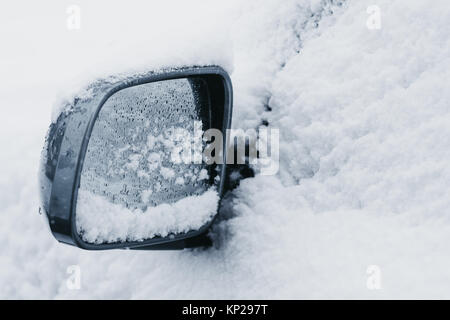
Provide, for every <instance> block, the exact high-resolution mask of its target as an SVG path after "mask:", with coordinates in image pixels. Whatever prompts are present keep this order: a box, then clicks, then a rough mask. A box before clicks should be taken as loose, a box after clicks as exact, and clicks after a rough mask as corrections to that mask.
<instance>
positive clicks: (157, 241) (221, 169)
mask: <svg viewBox="0 0 450 320" xmlns="http://www.w3.org/2000/svg"><path fill="white" fill-rule="evenodd" d="M182 78H186V79H188V80H189V82H190V83H191V86H192V88H193V90H196V94H197V95H198V98H199V99H200V100H202V105H203V106H204V108H206V109H208V110H204V111H205V113H204V114H207V115H209V122H210V123H209V127H210V128H215V129H219V130H221V131H222V132H226V131H227V129H229V128H230V127H231V118H232V105H233V101H232V99H233V92H232V85H231V80H230V78H229V76H228V74H227V73H226V72H225V71H224V70H223V69H222V68H220V67H217V66H207V67H188V68H180V69H173V70H169V71H160V72H151V73H148V74H142V75H138V76H132V77H127V78H125V79H120V80H115V81H114V80H100V81H97V82H95V83H93V84H92V85H90V86H89V87H88V92H90V96H89V97H86V98H75V99H74V101H73V103H71V104H70V105H68V106H67V108H66V109H65V110H66V111H64V112H62V113H61V114H60V115H59V117H58V120H57V121H56V123H53V124H52V125H51V127H50V129H49V133H48V136H47V139H46V146H45V148H44V150H43V154H42V160H41V169H40V186H41V199H42V209H43V211H44V214H45V215H46V216H47V218H48V222H49V226H50V229H51V232H52V233H53V235H54V237H55V238H56V239H57V240H58V241H60V242H63V243H66V244H70V245H74V246H77V247H80V248H83V249H87V250H106V249H117V248H130V249H182V248H185V247H192V246H197V245H200V244H201V243H203V242H202V241H203V240H202V239H206V238H205V237H204V235H205V234H206V233H207V231H208V229H209V227H210V226H211V224H212V222H213V221H210V222H209V223H208V224H206V225H204V226H203V227H201V228H200V229H199V230H195V231H189V232H187V233H184V234H177V235H171V236H170V237H157V238H152V239H149V240H145V241H135V242H123V243H104V244H92V243H87V242H85V241H83V239H82V238H81V237H80V235H79V234H78V232H77V230H76V223H75V212H76V205H77V195H78V187H79V184H80V176H81V171H82V168H83V161H84V158H85V155H86V151H87V147H88V143H89V139H90V136H91V133H92V130H93V127H94V124H95V122H96V119H97V117H98V115H99V112H100V110H101V109H102V107H103V105H104V104H105V102H106V101H107V100H108V99H109V98H110V97H111V96H112V95H113V94H115V93H116V92H118V91H120V90H123V89H125V88H129V87H133V86H137V85H141V84H147V83H152V82H158V81H164V80H174V79H182ZM194 88H195V89H194ZM202 112H203V111H202ZM227 139H228V137H227V134H224V135H223V140H224V141H223V145H224V146H227V145H228V144H227V143H228V141H227ZM223 149H224V152H223V159H224V161H223V164H217V166H218V174H219V175H220V177H221V179H220V182H219V185H218V186H217V189H218V190H217V191H218V193H219V197H220V198H222V195H223V192H224V184H225V176H226V150H227V148H226V147H225V148H223Z"/></svg>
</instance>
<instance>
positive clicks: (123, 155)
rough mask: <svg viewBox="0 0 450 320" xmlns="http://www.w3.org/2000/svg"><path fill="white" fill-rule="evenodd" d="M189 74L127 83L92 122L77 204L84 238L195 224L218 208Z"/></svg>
mask: <svg viewBox="0 0 450 320" xmlns="http://www.w3.org/2000/svg"><path fill="white" fill-rule="evenodd" d="M193 88H194V86H193V85H192V83H191V82H190V80H188V79H176V80H167V81H161V82H154V83H147V84H142V85H137V86H133V87H128V88H125V89H123V90H121V91H118V92H116V93H115V94H113V95H112V96H111V97H110V98H109V99H108V100H107V101H106V102H105V104H104V106H103V108H102V109H101V111H100V113H99V115H98V118H97V120H96V122H95V125H94V128H93V131H92V134H91V137H90V140H89V144H88V148H87V152H86V156H85V159H84V164H83V168H82V172H81V178H80V186H79V189H78V198H77V204H76V226H77V231H78V233H79V235H80V236H81V238H82V239H83V240H84V241H85V242H88V243H95V244H100V243H117V242H131V241H144V240H147V239H151V238H154V237H167V236H173V235H176V234H180V233H186V232H188V231H191V230H197V229H199V228H200V227H202V226H203V225H205V224H206V223H208V222H209V221H210V220H211V219H212V218H213V216H214V215H215V213H216V211H217V206H218V201H219V197H218V194H217V191H216V189H215V187H214V186H213V185H214V178H213V177H212V173H211V170H212V169H210V167H208V166H207V165H206V164H204V161H202V150H203V149H204V147H205V146H204V144H205V141H204V139H203V138H202V137H203V132H204V130H206V129H207V128H208V119H207V118H208V115H206V116H205V112H204V110H203V109H202V107H201V106H200V103H199V100H200V99H199V98H198V97H197V96H196V93H195V90H193Z"/></svg>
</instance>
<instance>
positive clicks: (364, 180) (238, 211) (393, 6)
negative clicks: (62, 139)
mask: <svg viewBox="0 0 450 320" xmlns="http://www.w3.org/2000/svg"><path fill="white" fill-rule="evenodd" d="M79 3H80V7H81V8H82V12H83V13H82V14H83V15H82V18H83V20H82V29H81V30H79V31H72V32H69V31H67V30H66V29H65V18H66V16H65V4H64V3H63V2H59V1H58V2H56V1H55V2H47V3H41V2H40V3H39V4H34V3H32V2H31V1H30V2H29V5H28V6H29V9H30V10H27V11H23V10H22V9H21V7H19V5H16V4H14V3H12V2H10V3H9V4H8V5H7V7H6V8H5V10H2V12H1V13H0V15H1V16H0V21H1V22H0V23H1V26H2V27H1V28H0V33H1V35H2V39H5V40H4V45H3V46H2V52H1V53H0V55H1V59H0V68H1V72H0V75H1V76H0V77H1V78H0V79H1V80H0V81H1V84H2V86H1V89H0V90H1V91H0V100H1V101H0V105H1V109H0V112H1V114H0V115H1V119H2V126H0V145H1V148H2V150H4V151H3V153H2V158H1V159H0V162H1V167H2V174H1V175H0V188H1V190H2V193H1V194H0V209H1V210H0V212H1V215H0V240H1V242H2V244H3V245H2V249H1V254H0V287H1V288H2V290H1V291H0V297H2V298H41V299H42V298H56V299H65V298H76V299H79V298H100V299H105V298H126V299H128V298H133V299H142V298H145V299H152V298H162V299H170V298H172V299H173V298H191V299H192V298H208V299H214V298H252V299H258V298H266V299H268V298H297V299H298V298H307V299H311V298H370V299H381V298H450V295H449V292H448V287H449V285H450V268H449V266H450V258H449V255H448V252H449V251H450V250H449V249H450V221H449V217H450V215H449V212H448V210H449V209H448V208H449V207H450V200H449V199H450V188H449V185H450V169H449V168H448V165H447V162H448V161H447V159H449V156H450V154H449V153H450V139H448V136H449V134H450V108H449V102H448V101H450V90H449V88H448V83H449V81H448V80H449V78H450V52H449V51H450V30H449V28H448V21H450V6H449V5H448V1H446V0H435V1H433V4H432V5H430V3H428V2H426V1H423V0H410V1H406V0H396V1H391V0H376V1H373V0H358V1H356V0H348V1H346V2H345V3H344V5H343V6H337V5H336V3H337V1H335V4H334V5H326V6H325V7H324V1H319V0H286V1H283V2H280V1H276V0H265V1H264V3H262V2H261V1H229V2H226V3H224V2H220V1H217V2H213V1H195V2H189V4H187V3H185V2H179V3H176V4H175V3H174V2H168V3H167V4H160V3H158V5H156V4H155V3H153V2H152V3H147V4H143V3H138V2H132V4H127V5H126V6H125V5H124V4H122V3H121V2H117V3H115V2H110V1H108V2H101V1H98V2H95V3H93V2H88V1H79ZM372 5H377V6H378V7H379V8H380V10H381V11H380V12H381V29H379V30H369V29H368V28H367V26H366V21H367V19H368V17H369V15H368V14H367V11H366V10H367V7H369V6H372ZM105 6H107V7H108V8H109V10H107V11H106V10H104V7H105ZM175 8H176V10H175ZM324 8H325V9H324ZM331 11H332V13H331ZM27 12H33V14H28V13H27ZM42 17H45V19H42ZM149 17H151V18H149ZM168 17H170V19H167V18H168ZM316 24H318V27H316ZM214 63H217V64H220V65H222V66H223V67H224V68H226V70H228V71H229V72H230V73H231V77H232V81H233V86H234V93H235V96H234V98H235V102H234V116H233V126H234V127H235V128H242V129H247V128H254V127H256V126H258V125H260V124H261V122H262V120H263V119H265V120H267V121H268V122H269V126H270V127H271V128H278V129H280V172H279V174H278V175H277V176H261V175H258V176H256V177H255V178H251V179H246V180H243V181H242V182H241V186H240V187H239V188H238V189H236V190H235V191H234V192H233V194H232V195H230V196H228V197H227V199H225V201H224V206H223V208H222V217H223V218H222V220H221V221H220V222H219V223H217V224H216V226H215V228H214V230H213V234H214V237H215V246H214V247H213V248H211V249H208V250H200V249H197V250H184V251H180V252H176V251H174V252H133V251H121V250H117V251H109V252H86V251H82V250H78V249H76V248H73V247H69V246H65V245H62V244H59V243H57V242H56V241H55V240H54V239H53V237H52V236H51V234H50V233H49V232H48V228H47V227H46V225H45V222H44V221H43V219H42V217H40V216H39V215H38V214H37V207H38V192H37V181H36V180H37V179H35V178H33V177H34V176H36V172H37V167H38V164H39V155H40V149H41V148H42V144H43V137H44V135H45V132H46V129H47V126H48V124H49V123H50V121H51V107H52V104H53V101H54V99H55V95H56V92H61V93H60V94H59V98H58V100H57V101H61V100H63V99H65V97H70V95H71V94H73V93H74V92H78V91H79V89H80V88H82V87H83V86H85V85H86V83H88V82H89V81H91V80H92V79H95V78H97V77H100V76H108V75H111V74H119V73H122V72H135V71H141V70H142V69H145V71H147V70H149V69H153V68H159V67H164V66H170V65H172V64H176V65H183V64H190V65H191V64H214ZM269 110H272V111H269ZM70 265H79V266H80V268H81V277H82V279H81V289H80V290H69V289H68V288H67V286H66V279H67V278H68V274H66V269H67V267H68V266H70ZM374 265H375V266H378V267H379V270H380V271H381V289H380V290H369V289H368V287H367V281H368V279H369V277H370V275H368V274H367V270H370V269H371V268H370V266H374ZM131 271H132V272H131Z"/></svg>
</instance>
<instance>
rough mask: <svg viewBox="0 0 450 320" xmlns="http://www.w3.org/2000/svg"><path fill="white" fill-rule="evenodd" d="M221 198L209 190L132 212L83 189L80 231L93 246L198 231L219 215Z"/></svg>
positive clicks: (79, 204)
mask: <svg viewBox="0 0 450 320" xmlns="http://www.w3.org/2000/svg"><path fill="white" fill-rule="evenodd" d="M218 203H219V196H218V194H217V192H216V191H214V190H209V191H206V192H204V193H203V194H201V195H192V196H189V197H185V198H183V199H181V200H178V201H176V202H174V203H170V204H167V203H164V204H160V205H158V206H154V207H148V208H147V210H145V211H142V210H140V209H129V208H126V207H124V206H123V205H120V204H115V203H112V202H111V201H110V200H109V199H107V198H105V197H102V196H99V195H95V194H93V193H92V192H89V191H86V190H81V189H80V191H79V193H78V201H77V215H76V219H77V221H76V224H77V231H78V233H79V234H81V237H82V238H83V240H84V241H86V242H89V243H114V242H126V241H144V240H147V239H151V238H154V237H156V236H160V237H166V236H168V235H171V234H182V233H186V232H188V231H191V230H198V229H200V228H201V227H202V226H204V225H205V224H206V223H208V222H209V221H211V219H212V218H213V217H214V215H215V214H216V212H217V206H218Z"/></svg>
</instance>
